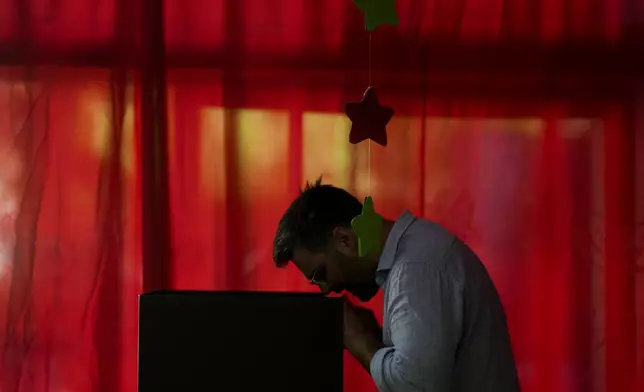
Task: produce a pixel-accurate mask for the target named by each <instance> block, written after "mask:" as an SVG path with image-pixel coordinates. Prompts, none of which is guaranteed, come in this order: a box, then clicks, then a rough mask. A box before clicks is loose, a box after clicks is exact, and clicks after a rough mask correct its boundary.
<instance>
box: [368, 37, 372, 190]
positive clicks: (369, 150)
mask: <svg viewBox="0 0 644 392" xmlns="http://www.w3.org/2000/svg"><path fill="white" fill-rule="evenodd" d="M368 69H369V87H371V31H370V32H369V65H368ZM367 194H368V195H371V139H369V140H367Z"/></svg>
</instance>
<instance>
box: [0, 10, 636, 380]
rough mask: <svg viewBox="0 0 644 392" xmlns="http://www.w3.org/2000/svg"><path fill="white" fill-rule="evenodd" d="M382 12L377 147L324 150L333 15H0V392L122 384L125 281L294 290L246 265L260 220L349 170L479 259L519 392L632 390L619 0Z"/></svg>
mask: <svg viewBox="0 0 644 392" xmlns="http://www.w3.org/2000/svg"><path fill="white" fill-rule="evenodd" d="M397 8H398V11H399V15H400V20H401V23H400V26H399V27H397V28H383V29H381V30H378V31H376V32H375V33H374V34H373V35H372V37H371V41H372V51H371V52H372V76H371V78H372V84H373V85H374V86H376V88H377V89H378V91H379V95H380V98H381V101H383V102H384V103H385V104H388V105H390V106H393V107H394V108H395V109H396V116H395V117H394V119H393V120H392V122H391V124H390V126H389V138H390V139H389V140H390V145H389V146H388V147H387V148H386V149H385V148H381V147H379V146H377V145H374V144H372V145H369V144H367V143H363V144H360V145H357V146H353V145H350V144H349V143H348V124H347V120H346V119H345V117H344V116H343V114H342V112H341V108H342V103H343V102H344V101H347V100H355V99H358V98H359V97H360V96H361V94H362V92H363V91H364V89H365V88H366V87H367V85H368V83H369V76H368V72H367V68H368V58H369V46H368V43H369V38H368V36H367V35H366V33H365V32H364V30H363V22H362V16H361V14H360V12H359V11H358V10H357V8H356V7H355V6H354V5H353V4H352V2H351V1H350V0H324V1H322V0H316V1H312V0H165V1H158V0H100V1H98V0H97V1H80V0H56V1H52V0H48V1H45V0H0V219H1V220H0V349H1V352H0V391H2V392H45V391H47V392H54V391H55V392H58V391H67V392H69V391H74V392H76V391H97V392H98V391H105V392H115V391H119V392H128V391H130V392H133V391H135V390H136V374H137V361H136V346H137V294H139V293H141V292H143V291H145V290H152V289H157V288H175V289H235V290H238V289H239V290H310V289H311V288H310V287H309V286H308V285H307V284H306V282H305V281H303V279H302V278H301V277H300V276H299V275H298V274H297V273H296V272H295V271H293V269H292V268H289V269H286V270H283V271H280V270H276V269H275V268H274V267H273V265H272V262H271V260H270V259H271V257H270V255H271V245H272V236H273V234H274V230H275V226H276V223H277V221H278V219H279V217H280V214H281V212H282V211H283V210H284V208H285V207H286V206H287V205H288V203H289V202H290V200H292V198H293V197H294V196H295V195H296V194H297V192H298V189H299V187H300V186H301V185H302V184H303V182H304V181H306V180H311V179H314V178H316V177H317V176H319V175H320V174H322V175H324V178H325V180H326V181H327V182H331V183H333V184H336V185H338V186H342V187H346V188H348V189H350V190H351V191H353V192H355V193H356V194H358V195H365V193H366V192H368V182H369V179H368V178H369V173H370V175H371V180H370V186H371V193H372V194H373V196H374V200H375V201H376V205H377V207H378V208H379V210H381V211H382V212H383V213H384V214H385V215H388V216H389V217H392V218H395V217H396V216H397V215H398V214H399V213H400V212H401V211H402V210H403V209H404V208H408V209H410V210H411V211H412V212H414V213H416V214H419V215H422V216H425V217H427V218H429V219H433V220H436V221H438V222H439V223H441V224H443V225H445V226H446V227H447V228H449V229H450V230H452V231H453V232H455V233H456V234H458V235H459V236H460V237H462V238H463V239H464V240H465V241H466V242H468V243H469V244H470V245H471V246H472V247H473V248H474V249H475V250H476V251H477V253H478V254H479V255H480V256H481V258H482V259H483V260H484V262H485V264H486V266H487V268H488V269H489V271H490V273H491V275H492V277H493V279H494V280H495V282H496V284H497V287H498V288H499V291H500V293H501V295H502V298H503V301H504V304H505V307H506V309H507V314H508V319H509V325H510V330H511V331H510V332H511V335H512V339H513V344H514V350H515V354H516V360H517V365H518V367H519V372H520V377H521V383H522V386H523V388H524V390H525V391H528V392H546V391H547V392H564V391H565V392H569V391H570V392H573V391H580V392H582V391H583V392H586V391H596V392H609V391H610V392H613V391H619V392H629V391H633V392H634V391H642V390H644V272H642V271H643V270H644V99H643V98H642V95H641V94H642V92H643V90H642V86H644V84H643V83H642V71H641V70H642V69H644V64H643V62H644V61H643V60H642V59H640V58H638V54H639V53H642V49H643V44H642V42H644V41H643V40H642V37H643V35H642V33H643V32H644V29H642V26H643V25H644V10H643V9H642V6H641V5H639V2H638V1H637V0H621V1H611V0H574V1H566V2H561V1H555V0H552V1H543V0H512V1H508V0H506V1H501V0H433V1H422V0H397ZM371 305H372V306H373V308H374V310H375V311H376V312H377V313H381V309H380V307H381V305H382V300H381V298H376V299H374V301H373V303H372V304H371ZM345 369H346V372H345V379H346V382H345V384H346V385H345V386H346V388H345V390H347V391H363V392H366V391H374V390H375V387H374V386H373V384H372V382H371V381H370V379H369V376H368V375H367V374H366V373H365V372H364V371H362V370H361V369H359V366H358V365H357V364H356V363H355V362H354V361H353V360H352V359H351V358H349V357H347V359H346V366H345Z"/></svg>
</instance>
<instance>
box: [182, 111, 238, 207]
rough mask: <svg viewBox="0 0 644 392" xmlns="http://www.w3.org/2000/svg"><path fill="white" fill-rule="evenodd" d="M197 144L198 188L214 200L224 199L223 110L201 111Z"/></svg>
mask: <svg viewBox="0 0 644 392" xmlns="http://www.w3.org/2000/svg"><path fill="white" fill-rule="evenodd" d="M197 144H198V146H199V184H198V188H199V189H200V190H201V191H202V192H204V193H205V194H206V195H207V196H209V197H211V198H213V199H223V198H224V197H225V191H226V160H225V159H226V158H225V155H224V109H223V108H217V107H213V108H207V109H205V110H202V111H201V119H200V126H199V143H197ZM173 148H174V147H173Z"/></svg>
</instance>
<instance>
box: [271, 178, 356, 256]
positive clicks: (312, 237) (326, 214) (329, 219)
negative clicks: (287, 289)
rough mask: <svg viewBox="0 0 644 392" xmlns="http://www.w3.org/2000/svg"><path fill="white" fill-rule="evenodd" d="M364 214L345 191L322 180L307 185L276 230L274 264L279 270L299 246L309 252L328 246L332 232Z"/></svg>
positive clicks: (349, 225) (351, 196) (353, 198)
mask: <svg viewBox="0 0 644 392" xmlns="http://www.w3.org/2000/svg"><path fill="white" fill-rule="evenodd" d="M361 212H362V203H360V201H359V200H358V199H356V198H355V197H354V196H353V195H352V194H350V193H349V192H347V191H345V190H344V189H340V188H336V187H334V186H331V185H322V177H320V178H318V179H317V180H316V181H315V183H312V184H311V183H308V182H307V183H306V186H305V187H304V190H302V191H301V192H300V195H299V196H298V197H297V199H295V200H294V201H293V203H291V206H290V207H289V208H288V209H287V210H286V212H285V213H284V215H283V216H282V219H281V220H280V223H279V225H278V227H277V233H276V234H275V240H274V242H273V261H274V262H275V265H277V266H278V267H283V266H285V265H286V264H287V263H288V262H289V261H291V260H293V251H294V249H295V248H297V247H301V248H304V249H306V250H308V251H310V252H315V251H322V250H324V248H325V247H326V246H327V245H328V241H329V239H330V238H331V234H332V232H333V229H334V228H336V227H351V220H352V219H353V218H355V217H356V216H358V215H360V213H361Z"/></svg>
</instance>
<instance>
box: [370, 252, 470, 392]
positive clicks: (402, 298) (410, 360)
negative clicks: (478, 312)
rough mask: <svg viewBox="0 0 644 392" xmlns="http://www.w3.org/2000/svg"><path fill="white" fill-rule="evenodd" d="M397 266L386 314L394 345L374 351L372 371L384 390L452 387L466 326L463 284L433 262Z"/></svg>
mask: <svg viewBox="0 0 644 392" xmlns="http://www.w3.org/2000/svg"><path fill="white" fill-rule="evenodd" d="M396 267H397V268H394V269H393V270H392V271H391V273H390V275H389V278H388V285H389V287H388V290H389V292H390V296H389V299H388V310H387V315H386V318H388V319H389V322H388V325H389V327H390V335H391V341H392V343H393V347H387V348H383V349H381V350H379V351H377V352H376V353H375V355H374V357H373V359H372V360H371V364H370V371H371V376H372V378H373V380H374V382H375V383H376V386H377V387H378V390H379V391H380V392H416V391H423V392H448V391H449V390H450V384H451V377H452V370H453V366H454V357H455V354H456V349H457V346H458V343H459V341H460V337H461V331H462V318H463V293H462V287H461V286H460V285H459V284H457V282H455V281H454V280H453V279H452V278H451V276H449V274H448V273H447V272H442V271H437V270H436V269H435V268H434V267H432V266H431V265H428V263H422V262H412V263H410V262H407V263H402V264H401V265H399V266H396Z"/></svg>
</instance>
